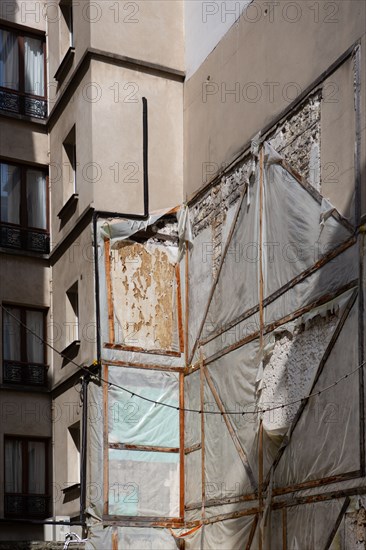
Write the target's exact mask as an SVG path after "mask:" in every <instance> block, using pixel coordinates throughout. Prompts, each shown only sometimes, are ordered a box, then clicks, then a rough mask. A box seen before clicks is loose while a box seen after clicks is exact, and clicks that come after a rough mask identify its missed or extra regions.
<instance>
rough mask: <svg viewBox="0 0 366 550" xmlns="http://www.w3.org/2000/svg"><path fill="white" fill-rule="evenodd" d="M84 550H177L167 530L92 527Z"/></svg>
mask: <svg viewBox="0 0 366 550" xmlns="http://www.w3.org/2000/svg"><path fill="white" fill-rule="evenodd" d="M89 536H90V540H89V541H88V542H87V543H86V545H85V550H102V549H103V550H111V549H112V548H114V546H113V541H118V546H117V547H116V548H118V550H152V549H153V550H177V546H176V543H175V540H174V537H173V536H172V535H171V533H170V532H169V531H168V530H167V529H159V528H149V527H118V528H117V527H111V526H109V527H104V528H102V527H93V528H91V529H90V535H89Z"/></svg>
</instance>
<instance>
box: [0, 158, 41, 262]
mask: <svg viewBox="0 0 366 550" xmlns="http://www.w3.org/2000/svg"><path fill="white" fill-rule="evenodd" d="M47 206H48V205H47V175H46V171H45V170H42V169H39V168H31V167H26V166H19V165H15V164H9V163H3V162H2V163H0V245H1V246H6V247H10V248H19V249H26V250H29V251H33V252H42V253H44V254H46V253H48V252H49V236H48V230H47V228H48V223H47Z"/></svg>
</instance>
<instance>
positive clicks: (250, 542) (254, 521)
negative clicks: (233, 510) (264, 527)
mask: <svg viewBox="0 0 366 550" xmlns="http://www.w3.org/2000/svg"><path fill="white" fill-rule="evenodd" d="M258 519H259V518H258V516H255V518H254V520H253V523H252V527H251V529H250V533H249V539H248V542H247V545H246V547H245V550H251V547H252V542H253V539H254V535H255V530H256V529H257V525H258Z"/></svg>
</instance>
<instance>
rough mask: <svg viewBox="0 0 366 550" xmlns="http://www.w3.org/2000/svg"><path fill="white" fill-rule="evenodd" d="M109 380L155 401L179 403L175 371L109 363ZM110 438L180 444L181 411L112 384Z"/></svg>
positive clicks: (110, 392) (159, 443) (175, 405)
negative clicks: (155, 402) (119, 365)
mask: <svg viewBox="0 0 366 550" xmlns="http://www.w3.org/2000/svg"><path fill="white" fill-rule="evenodd" d="M108 381H109V382H111V383H113V384H116V385H120V386H122V387H124V388H126V389H127V390H129V391H130V392H132V393H135V394H138V395H141V396H143V397H146V398H148V399H151V400H153V401H157V402H162V403H166V404H169V405H172V407H178V406H179V380H178V374H177V373H175V372H165V371H151V370H142V369H140V370H138V369H131V368H125V367H112V366H111V367H109V369H108ZM108 411H109V428H108V429H109V442H110V443H132V444H135V445H155V446H157V447H179V412H178V411H177V410H176V409H175V408H168V407H159V406H157V405H155V404H154V403H150V402H149V401H144V400H143V399H139V398H137V397H132V396H131V394H130V393H127V392H125V391H123V390H120V389H118V388H116V387H115V386H113V385H112V386H111V387H109V389H108Z"/></svg>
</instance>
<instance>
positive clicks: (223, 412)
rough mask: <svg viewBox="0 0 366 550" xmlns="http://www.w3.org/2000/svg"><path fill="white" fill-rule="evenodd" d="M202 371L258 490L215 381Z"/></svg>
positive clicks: (206, 372)
mask: <svg viewBox="0 0 366 550" xmlns="http://www.w3.org/2000/svg"><path fill="white" fill-rule="evenodd" d="M202 369H203V372H204V374H205V377H206V380H207V383H208V385H209V388H210V390H211V393H212V395H213V396H214V399H215V401H216V404H217V406H218V408H219V409H220V412H221V413H222V417H223V419H224V421H225V424H226V427H227V429H228V431H229V434H230V436H231V439H232V440H233V443H234V445H235V448H236V450H237V452H238V454H239V457H240V460H241V461H242V463H243V466H244V468H245V471H246V472H247V474H248V477H249V479H250V482H251V484H252V487H253V488H254V489H257V483H256V481H255V477H254V474H253V472H252V469H251V467H250V464H249V461H248V458H247V455H246V454H245V452H244V449H243V447H242V446H241V443H240V441H239V438H238V436H237V433H236V431H235V430H234V428H233V426H232V424H231V420H230V418H229V416H228V415H227V414H225V407H224V404H223V402H222V401H221V397H220V395H219V393H218V391H217V389H216V387H215V384H214V381H213V380H212V378H211V375H210V374H209V372H208V370H207V369H206V368H205V367H204V366H202Z"/></svg>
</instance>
